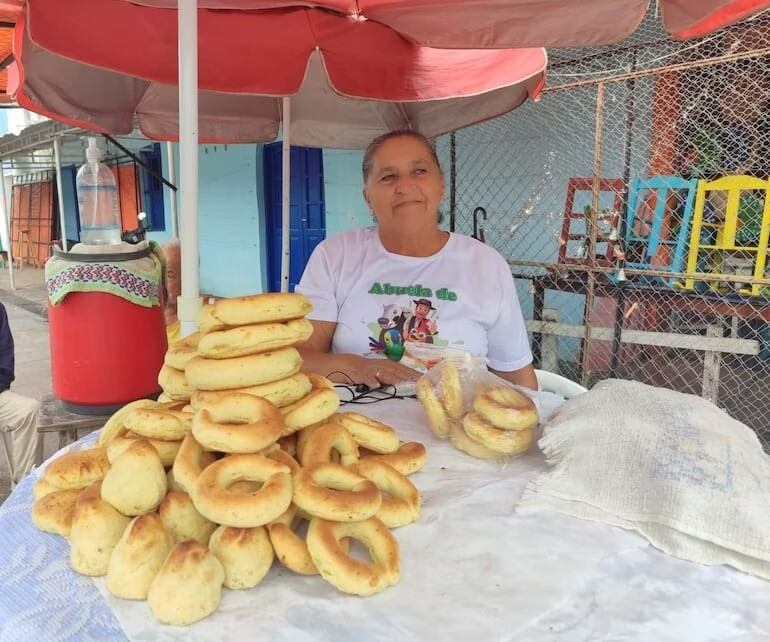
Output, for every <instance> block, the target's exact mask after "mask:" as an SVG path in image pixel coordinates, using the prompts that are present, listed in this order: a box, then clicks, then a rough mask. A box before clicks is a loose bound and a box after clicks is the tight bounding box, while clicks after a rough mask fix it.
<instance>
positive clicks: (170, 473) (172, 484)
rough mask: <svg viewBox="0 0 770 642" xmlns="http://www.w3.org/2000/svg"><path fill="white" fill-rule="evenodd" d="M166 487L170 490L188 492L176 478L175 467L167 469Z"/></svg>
mask: <svg viewBox="0 0 770 642" xmlns="http://www.w3.org/2000/svg"><path fill="white" fill-rule="evenodd" d="M166 488H168V492H169V493H171V492H180V493H184V492H186V491H185V489H184V488H182V486H181V485H180V484H179V482H178V481H177V480H176V477H174V468H173V467H172V468H169V469H168V470H167V471H166Z"/></svg>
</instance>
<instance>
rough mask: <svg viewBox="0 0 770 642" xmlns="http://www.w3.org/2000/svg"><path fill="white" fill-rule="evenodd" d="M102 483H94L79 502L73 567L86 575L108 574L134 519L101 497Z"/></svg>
mask: <svg viewBox="0 0 770 642" xmlns="http://www.w3.org/2000/svg"><path fill="white" fill-rule="evenodd" d="M101 487H102V482H101V481H98V482H94V483H93V484H91V485H90V486H89V487H88V488H86V489H85V490H84V491H83V492H82V493H81V494H80V496H79V497H78V498H77V500H76V501H75V506H74V508H73V510H72V527H71V528H70V566H71V567H72V568H73V569H74V570H75V571H77V572H78V573H80V574H82V575H90V576H92V577H97V576H101V575H106V574H107V570H108V568H109V563H110V556H111V555H112V550H113V549H114V548H115V546H116V545H117V543H118V541H119V540H120V538H121V537H122V536H123V532H124V531H125V530H126V527H127V526H128V524H129V522H130V521H131V520H130V518H128V517H126V516H125V515H122V514H121V513H119V512H118V511H117V510H115V509H114V508H113V507H112V506H110V505H109V504H108V503H107V502H105V501H103V500H102V498H101Z"/></svg>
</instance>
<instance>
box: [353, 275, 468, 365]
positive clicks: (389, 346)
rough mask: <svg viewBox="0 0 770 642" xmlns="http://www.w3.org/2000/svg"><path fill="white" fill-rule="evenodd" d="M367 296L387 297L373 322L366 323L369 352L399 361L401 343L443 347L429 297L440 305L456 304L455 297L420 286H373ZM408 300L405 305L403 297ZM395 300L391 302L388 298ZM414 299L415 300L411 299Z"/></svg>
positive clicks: (436, 313) (434, 305)
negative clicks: (369, 334) (394, 298)
mask: <svg viewBox="0 0 770 642" xmlns="http://www.w3.org/2000/svg"><path fill="white" fill-rule="evenodd" d="M368 293H369V294H373V295H383V297H388V299H386V302H385V303H383V305H382V310H381V312H380V315H379V317H378V318H377V321H376V322H374V323H369V324H368V328H369V330H370V331H371V333H372V336H371V337H370V338H369V349H370V350H371V351H372V352H373V353H378V354H382V355H383V356H385V357H387V358H388V359H392V360H393V361H400V360H401V359H402V358H403V356H404V353H405V343H406V342H407V341H412V342H415V343H432V344H436V345H447V343H448V341H446V340H444V339H441V338H439V322H438V319H439V309H438V304H437V303H434V301H433V297H435V298H436V299H439V300H440V301H442V303H443V302H452V301H457V295H456V294H455V293H454V292H452V291H450V290H449V289H447V288H440V289H438V290H436V291H435V292H434V291H433V290H432V289H430V288H426V287H423V286H422V285H421V284H416V285H409V286H394V285H391V284H390V283H384V284H382V283H379V282H375V283H373V284H372V286H371V288H369V292H368ZM404 295H407V296H408V297H410V300H409V302H407V303H406V304H405V302H404V299H403V296H404ZM393 296H395V297H399V298H397V299H396V300H393V299H392V298H390V297H393ZM413 297H415V298H413Z"/></svg>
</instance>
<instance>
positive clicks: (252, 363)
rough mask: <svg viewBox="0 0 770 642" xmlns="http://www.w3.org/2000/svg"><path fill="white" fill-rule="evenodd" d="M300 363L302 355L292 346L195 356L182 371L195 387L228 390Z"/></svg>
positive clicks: (287, 372)
mask: <svg viewBox="0 0 770 642" xmlns="http://www.w3.org/2000/svg"><path fill="white" fill-rule="evenodd" d="M301 366H302V357H300V356H299V352H297V350H296V349H295V348H281V349H280V350H274V351H272V352H263V353H261V354H252V355H249V356H247V357H235V358H233V359H205V358H203V357H196V358H195V359H193V360H192V361H190V362H189V363H188V364H187V366H186V367H185V375H186V377H187V381H188V383H189V385H190V386H192V387H193V388H195V389H197V390H229V389H232V388H246V387H248V386H257V385H261V384H265V383H268V382H271V381H277V380H278V379H285V378H286V377H291V376H292V375H294V374H296V373H297V372H299V369H300V367H301Z"/></svg>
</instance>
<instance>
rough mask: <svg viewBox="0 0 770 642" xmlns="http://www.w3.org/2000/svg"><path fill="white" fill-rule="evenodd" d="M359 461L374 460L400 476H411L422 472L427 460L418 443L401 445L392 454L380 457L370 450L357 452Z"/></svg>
mask: <svg viewBox="0 0 770 642" xmlns="http://www.w3.org/2000/svg"><path fill="white" fill-rule="evenodd" d="M359 452H360V454H361V459H374V460H376V461H381V462H383V463H385V464H388V466H392V467H393V468H395V469H396V470H397V471H398V472H400V473H401V474H402V475H412V474H413V473H416V472H417V471H418V470H422V467H423V466H424V465H425V460H426V459H427V453H426V451H425V446H424V445H423V444H421V443H420V442H418V441H410V442H406V443H402V444H401V445H400V446H399V447H398V450H397V451H396V452H394V453H390V454H387V455H381V454H380V453H375V452H372V451H370V450H364V449H360V450H359Z"/></svg>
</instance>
